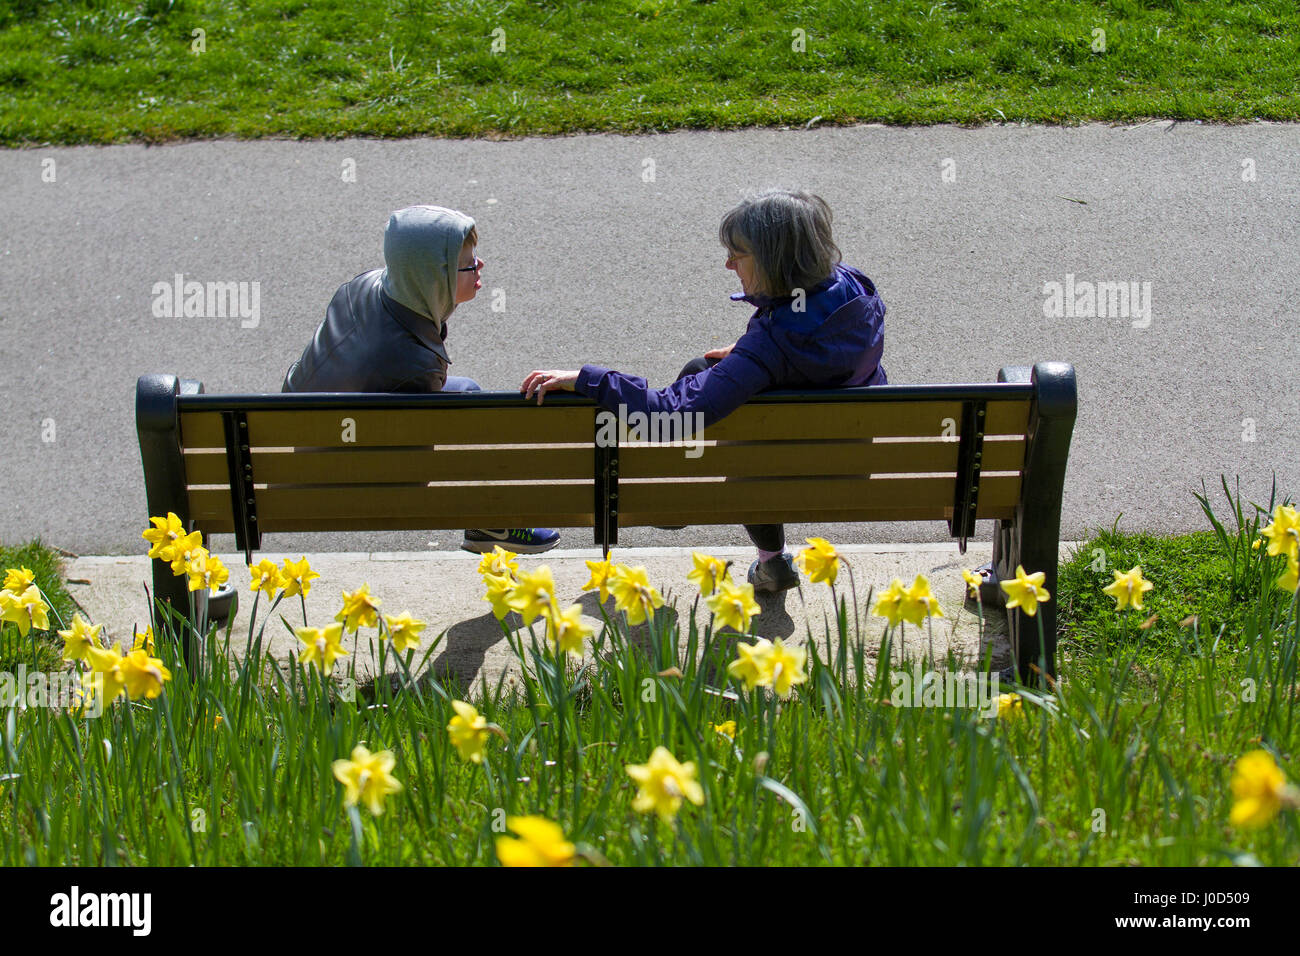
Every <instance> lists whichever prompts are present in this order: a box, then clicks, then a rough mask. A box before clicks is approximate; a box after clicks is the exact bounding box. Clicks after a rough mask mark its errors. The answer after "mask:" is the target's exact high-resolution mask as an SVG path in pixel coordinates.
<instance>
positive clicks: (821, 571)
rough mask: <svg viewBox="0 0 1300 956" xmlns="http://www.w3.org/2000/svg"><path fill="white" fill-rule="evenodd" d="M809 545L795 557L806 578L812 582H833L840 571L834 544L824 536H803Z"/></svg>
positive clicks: (838, 557)
mask: <svg viewBox="0 0 1300 956" xmlns="http://www.w3.org/2000/svg"><path fill="white" fill-rule="evenodd" d="M804 540H805V541H807V542H808V544H809V545H810V546H811V547H807V548H804V549H803V550H802V551H800V552H799V554H798V555H797V556H796V557H795V559H794V560H795V563H796V564H798V565H799V567H800V569H801V570H802V571H803V573H804V574H806V575H808V580H809V581H811V582H812V583H813V584H817V583H819V582H821V581H825V582H826V583H827V584H834V583H835V578H836V577H837V576H838V575H839V573H840V556H839V553H838V552H837V551H836V550H835V548H834V546H833V545H832V544H831V543H830V542H829V541H827V540H826V539H825V538H804Z"/></svg>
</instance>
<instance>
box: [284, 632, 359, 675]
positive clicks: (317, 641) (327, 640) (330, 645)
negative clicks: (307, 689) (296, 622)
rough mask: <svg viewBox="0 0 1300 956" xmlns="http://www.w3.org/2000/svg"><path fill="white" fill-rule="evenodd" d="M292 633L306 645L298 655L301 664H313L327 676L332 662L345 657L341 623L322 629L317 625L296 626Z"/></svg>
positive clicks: (331, 668) (331, 671) (330, 672)
mask: <svg viewBox="0 0 1300 956" xmlns="http://www.w3.org/2000/svg"><path fill="white" fill-rule="evenodd" d="M293 632H294V634H296V635H297V636H298V640H300V641H302V642H303V644H305V645H306V646H305V647H304V648H303V649H302V651H301V653H299V655H298V660H299V662H300V663H302V664H304V665H305V664H313V663H314V664H315V665H316V666H317V667H319V668H320V669H321V671H322V673H324V674H325V676H326V677H328V676H329V675H330V674H332V673H333V672H334V662H335V661H336V660H338V659H339V658H340V657H346V656H347V654H348V652H347V651H345V650H344V649H343V644H342V641H343V625H342V624H330V625H328V626H327V627H325V628H324V629H322V628H319V627H297V628H294V631H293Z"/></svg>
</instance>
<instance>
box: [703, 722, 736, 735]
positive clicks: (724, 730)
mask: <svg viewBox="0 0 1300 956" xmlns="http://www.w3.org/2000/svg"><path fill="white" fill-rule="evenodd" d="M709 729H710V730H716V731H717V732H718V733H719V734H721V735H722V736H723V737H726V738H727V739H728V740H735V739H736V722H735V721H734V720H724V721H723V722H722V723H720V724H715V723H713V721H709Z"/></svg>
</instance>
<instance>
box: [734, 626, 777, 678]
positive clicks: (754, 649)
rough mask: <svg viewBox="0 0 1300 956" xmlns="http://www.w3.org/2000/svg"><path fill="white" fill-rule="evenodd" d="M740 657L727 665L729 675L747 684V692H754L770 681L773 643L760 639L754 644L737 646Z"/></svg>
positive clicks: (763, 638)
mask: <svg viewBox="0 0 1300 956" xmlns="http://www.w3.org/2000/svg"><path fill="white" fill-rule="evenodd" d="M736 652H737V653H738V654H739V655H740V656H739V657H737V658H736V659H735V660H734V661H732V662H731V663H730V664H728V665H727V673H728V674H730V675H731V676H732V677H734V678H736V679H737V680H742V681H744V682H745V690H753V689H754V688H755V687H758V686H759V685H761V684H764V683H765V682H766V681H768V680H769V679H770V675H771V673H772V666H771V657H772V642H771V641H769V640H768V639H767V638H765V637H760V638H759V639H758V640H757V641H755V642H754V643H753V644H737V645H736Z"/></svg>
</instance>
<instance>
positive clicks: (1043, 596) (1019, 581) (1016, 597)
mask: <svg viewBox="0 0 1300 956" xmlns="http://www.w3.org/2000/svg"><path fill="white" fill-rule="evenodd" d="M1046 579H1047V574H1046V573H1045V572H1043V571H1035V572H1034V573H1033V574H1025V569H1024V567H1023V566H1022V565H1019V564H1017V565H1016V577H1015V580H1013V581H1000V582H998V583H999V585H1000V586H1001V588H1002V590H1004V591H1006V592H1007V610H1008V611H1009V610H1011V609H1012V608H1015V607H1018V608H1020V609H1021V610H1022V611H1024V612H1025V613H1026V614H1028V615H1029V616H1030V617H1033V616H1034V615H1035V614H1037V613H1038V605H1040V604H1046V603H1047V602H1048V601H1050V600H1051V599H1052V596H1051V595H1050V594H1048V593H1047V588H1045V587H1043V581H1045V580H1046Z"/></svg>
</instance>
